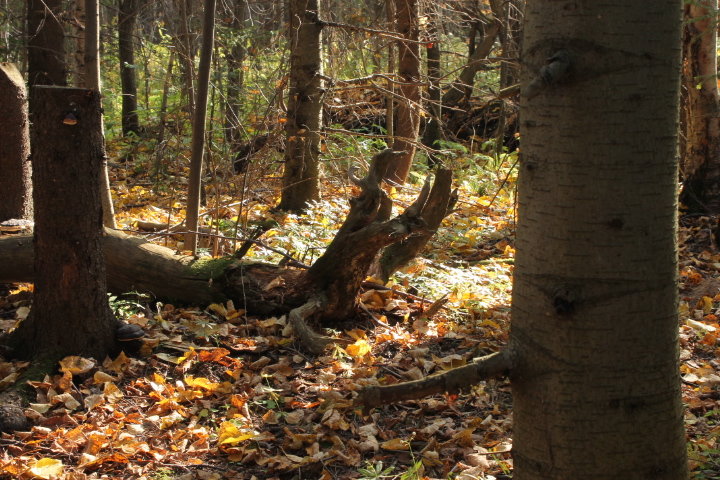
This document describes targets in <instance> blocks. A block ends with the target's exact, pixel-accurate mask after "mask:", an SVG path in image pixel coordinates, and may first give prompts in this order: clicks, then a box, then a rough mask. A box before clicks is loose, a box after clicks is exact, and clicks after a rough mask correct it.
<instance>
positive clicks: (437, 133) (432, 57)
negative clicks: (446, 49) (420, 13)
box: [422, 7, 442, 167]
mask: <svg viewBox="0 0 720 480" xmlns="http://www.w3.org/2000/svg"><path fill="white" fill-rule="evenodd" d="M435 8H436V7H435ZM439 20H440V18H439V13H438V12H437V11H433V12H430V23H429V27H428V34H429V36H430V39H429V40H428V44H426V55H425V57H426V59H427V77H428V89H427V99H426V101H425V104H426V105H427V110H428V112H430V118H429V119H428V121H427V122H426V124H425V131H424V132H423V136H422V143H423V145H425V146H427V147H430V148H432V149H437V148H438V144H437V141H438V140H440V139H441V135H442V127H441V125H440V122H441V121H442V118H441V117H442V89H441V87H440V78H441V77H442V71H441V68H440V35H438V22H439ZM427 155H428V165H429V166H431V167H432V166H434V165H437V164H439V163H440V159H439V158H438V157H437V156H436V155H435V154H434V153H432V152H428V154H427Z"/></svg>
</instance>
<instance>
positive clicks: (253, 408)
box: [0, 170, 720, 480]
mask: <svg viewBox="0 0 720 480" xmlns="http://www.w3.org/2000/svg"><path fill="white" fill-rule="evenodd" d="M113 173H114V175H115V176H116V178H114V182H113V183H114V184H118V185H119V187H118V189H117V191H116V192H115V194H116V198H117V203H118V220H119V223H120V224H121V225H122V227H123V228H125V229H129V230H137V229H138V224H139V222H140V221H144V222H154V223H158V224H169V225H177V224H180V223H181V221H182V218H183V216H184V211H183V210H182V208H183V207H182V205H181V204H180V203H179V201H178V199H179V196H178V195H175V194H174V193H173V192H172V189H170V190H168V191H163V192H160V193H158V192H156V191H154V190H153V189H152V188H150V187H148V186H146V185H133V182H134V181H135V180H134V179H133V178H132V177H131V176H129V175H127V172H122V171H120V172H118V171H117V170H115V171H114V172H113ZM117 177H120V178H117ZM276 181H277V179H274V178H264V179H259V180H258V181H257V182H253V184H254V185H256V186H257V189H256V191H255V192H253V193H252V194H251V195H246V196H245V198H246V200H245V202H244V203H243V204H242V205H241V206H242V209H241V210H242V211H239V210H238V208H237V205H233V204H234V203H237V202H235V196H236V190H234V189H236V188H237V185H239V184H240V183H241V180H240V179H237V178H235V179H232V180H231V181H228V182H225V183H224V188H225V189H224V190H223V189H222V188H219V189H217V190H216V197H217V198H215V207H214V209H213V207H208V211H213V212H214V213H212V219H211V215H208V216H207V217H206V220H207V221H206V224H207V227H208V228H209V229H215V231H216V232H223V231H228V230H232V229H233V228H234V225H235V223H236V222H237V223H239V224H241V225H242V226H243V227H244V228H250V227H252V226H253V225H254V224H259V223H261V222H267V221H268V219H269V220H271V224H272V225H273V226H272V228H271V229H270V230H269V231H268V232H266V234H265V235H264V236H263V241H264V242H265V243H266V244H267V245H270V246H272V247H273V248H274V249H275V251H271V250H267V249H263V248H261V247H259V246H253V247H251V249H250V252H249V253H248V255H247V257H248V258H249V259H255V260H262V261H274V262H277V261H281V260H282V259H283V256H282V255H278V254H277V251H280V252H285V253H286V254H287V255H289V256H292V257H294V258H296V259H299V260H300V261H303V262H306V263H312V261H313V260H314V259H316V258H317V257H318V256H319V255H320V254H321V253H322V250H323V248H324V247H325V245H327V243H328V242H329V241H330V240H331V239H332V236H333V235H334V232H335V230H336V229H337V228H338V226H339V225H338V223H337V222H339V221H341V219H342V218H344V215H345V213H346V211H347V198H348V196H349V194H350V192H349V190H348V189H347V187H345V186H337V185H333V183H332V182H328V183H327V184H326V185H325V193H324V198H325V200H323V201H321V202H317V203H316V204H315V205H313V206H312V207H311V208H310V209H309V211H308V213H307V214H305V215H303V216H295V215H286V214H279V213H274V212H273V211H272V210H271V206H272V205H273V204H274V203H275V202H276V199H275V198H273V196H272V192H273V191H275V189H274V187H273V185H274V183H273V182H275V183H276ZM509 186H510V187H511V186H512V185H509ZM393 195H394V196H395V197H396V200H398V201H399V203H401V204H402V203H403V202H405V203H409V202H411V201H412V197H413V192H412V189H407V190H405V191H404V192H394V193H393ZM713 222H715V220H714V219H709V218H683V219H682V222H681V250H680V251H681V269H680V280H681V303H680V338H681V349H682V350H681V360H682V365H681V375H682V379H683V395H684V397H683V399H684V402H685V404H686V405H687V410H686V427H687V431H688V437H689V452H690V459H691V468H692V469H693V472H694V474H695V475H696V478H717V477H713V476H712V475H713V474H717V472H718V471H720V466H719V465H720V455H718V451H719V448H718V445H717V441H718V435H719V434H720V407H719V405H718V401H719V400H720V394H719V388H720V362H719V361H718V356H720V348H719V347H718V345H717V342H718V336H720V321H719V320H718V318H719V317H720V254H719V253H718V249H717V246H716V245H715V244H714V240H713V238H712V236H711V235H708V234H707V231H708V229H709V226H711V224H712V223H713ZM513 232H514V202H513V197H512V194H511V192H510V191H509V190H503V191H502V192H501V195H498V196H497V198H495V199H493V196H490V195H488V196H482V195H476V194H474V193H473V192H471V191H468V190H467V189H461V200H460V202H458V207H457V211H456V212H455V213H454V214H453V215H451V216H450V217H449V218H448V219H446V220H445V222H444V224H443V226H442V227H441V229H440V230H439V232H438V234H437V235H436V236H435V237H434V238H433V240H432V241H431V245H430V246H429V247H428V248H427V249H426V251H425V253H424V254H423V256H422V257H419V258H418V259H416V261H414V262H413V263H411V264H410V265H409V266H407V267H406V268H405V269H403V270H402V271H401V272H399V273H398V274H397V275H396V276H395V278H394V279H393V281H391V283H390V284H388V285H387V286H385V287H383V288H378V287H375V288H373V287H370V286H368V287H367V288H365V289H364V290H363V291H362V292H360V304H361V312H360V315H362V317H363V318H362V319H361V320H359V321H358V322H357V326H356V327H355V328H352V329H348V330H345V331H342V332H336V334H337V336H338V337H340V338H343V339H345V340H347V342H345V344H344V346H336V347H334V348H333V349H332V350H329V351H327V352H326V354H325V355H322V356H319V357H310V356H307V355H306V354H304V353H303V352H302V350H300V349H299V348H298V347H297V346H296V345H295V343H294V341H293V339H292V336H291V329H290V328H289V326H288V322H287V319H286V318H285V317H270V318H257V317H248V316H247V315H246V314H245V310H244V309H243V308H242V305H237V306H236V305H234V304H233V303H232V302H227V303H225V304H212V305H198V306H189V307H179V306H174V305H170V304H162V303H155V304H147V305H145V306H144V308H143V309H139V310H140V311H136V312H134V313H132V314H130V315H129V316H128V317H127V321H128V322H129V323H135V324H137V325H140V326H142V327H143V329H144V330H145V332H146V338H145V341H144V345H143V349H142V351H141V353H140V355H139V356H138V357H133V358H131V357H128V356H126V355H124V354H121V355H120V356H118V357H117V358H114V359H103V360H102V361H96V360H93V359H86V358H81V357H68V358H66V359H64V360H63V361H62V362H60V364H59V365H58V373H57V374H54V375H49V376H47V377H45V378H44V379H41V380H37V381H33V382H31V386H32V388H33V390H34V392H35V393H34V396H35V398H34V401H33V402H32V403H31V404H30V405H29V406H28V407H27V409H26V415H27V416H28V417H29V418H30V419H32V421H33V424H34V426H33V427H32V429H31V430H30V431H28V432H15V433H3V434H2V436H1V437H0V478H13V479H14V478H18V479H32V478H40V479H55V478H57V479H68V480H84V479H100V478H108V479H115V478H117V479H138V480H139V479H148V480H149V479H160V478H173V479H183V480H190V479H205V480H221V479H243V480H244V479H295V478H298V479H300V478H303V479H322V480H330V479H335V478H348V479H351V478H358V479H360V478H362V479H367V478H397V479H435V478H450V477H452V478H456V479H462V480H475V479H488V480H491V479H503V478H510V476H509V475H510V474H511V471H512V459H511V456H510V453H509V452H510V449H511V447H512V414H511V393H510V386H509V383H508V382H507V381H495V380H492V381H488V382H483V383H481V384H479V385H476V386H474V387H472V388H471V389H470V390H469V391H467V392H464V393H463V394H460V395H436V396H434V397H429V398H425V399H422V400H416V401H409V402H404V403H400V404H396V405H388V406H385V407H382V408H377V409H374V410H372V411H370V412H369V413H367V414H366V413H365V412H363V411H361V410H360V409H357V408H354V407H353V405H352V400H353V397H354V395H355V394H356V392H357V391H358V390H359V389H360V388H362V387H363V386H366V385H372V384H377V383H382V384H390V383H397V382H401V381H405V380H412V379H418V378H422V377H424V376H427V375H430V374H432V373H436V372H439V371H443V370H445V369H449V368H453V367H456V366H460V365H463V364H465V363H467V362H468V361H470V360H471V359H472V358H474V357H477V356H481V355H485V354H488V353H490V352H493V351H497V350H498V349H500V348H501V347H502V346H503V345H504V344H506V342H507V339H508V327H509V321H510V309H509V305H510V290H511V278H512V268H513V256H514V249H513ZM151 235H152V234H151ZM154 238H155V241H157V242H158V243H160V244H163V245H166V246H169V247H171V248H176V249H178V250H182V237H181V236H176V235H173V234H172V232H167V233H166V234H164V235H155V237H154ZM224 242H225V245H224V246H221V247H222V248H217V245H216V246H215V247H216V248H215V250H217V253H223V252H225V253H226V252H227V251H231V244H232V242H229V241H227V239H225V240H224ZM206 247H207V248H208V250H209V249H211V248H212V245H211V244H210V243H208V244H206ZM223 249H224V250H223ZM369 280H371V282H370V283H369V284H368V285H372V280H373V279H369ZM388 287H389V288H388ZM31 297H32V285H27V284H23V285H13V286H11V287H10V288H8V289H6V291H4V292H2V295H1V296H0V328H2V329H3V330H8V329H10V328H12V327H13V326H14V325H15V324H16V322H17V321H19V320H20V319H22V318H24V317H25V316H27V312H28V311H29V310H28V307H29V305H30V299H31ZM27 367H28V364H27V363H26V362H25V363H20V362H10V361H0V388H6V387H8V386H10V385H12V383H13V382H14V381H16V380H17V378H18V375H19V374H20V373H21V372H22V371H23V370H24V369H25V368H27Z"/></svg>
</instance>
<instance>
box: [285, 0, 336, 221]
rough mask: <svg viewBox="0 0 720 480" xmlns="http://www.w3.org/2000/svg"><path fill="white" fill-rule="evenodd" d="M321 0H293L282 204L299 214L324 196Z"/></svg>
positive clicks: (291, 3)
mask: <svg viewBox="0 0 720 480" xmlns="http://www.w3.org/2000/svg"><path fill="white" fill-rule="evenodd" d="M319 8H320V2H319V0H290V28H289V30H288V32H289V33H288V35H289V42H290V92H289V99H288V118H287V122H286V123H285V133H286V135H287V142H286V146H285V169H284V173H283V191H282V198H281V200H280V205H279V208H280V209H281V210H287V211H292V212H299V211H302V210H304V209H305V208H306V207H307V203H308V202H310V201H313V200H318V199H319V198H320V179H319V178H318V173H319V156H320V129H321V128H322V100H323V98H322V97H323V95H324V93H325V90H324V82H323V80H322V75H323V65H322V62H323V60H322V39H321V37H322V25H320V23H319V22H318V21H317V20H318V17H319V15H320V12H319Z"/></svg>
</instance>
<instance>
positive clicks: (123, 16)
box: [118, 0, 140, 136]
mask: <svg viewBox="0 0 720 480" xmlns="http://www.w3.org/2000/svg"><path fill="white" fill-rule="evenodd" d="M139 6H140V2H139V0H120V2H119V5H118V46H119V49H118V53H119V57H120V84H121V89H122V114H121V117H122V118H121V121H122V132H123V135H125V136H127V135H130V134H135V135H137V134H139V133H140V121H139V119H138V113H137V109H138V101H137V73H136V72H137V70H136V65H135V23H136V21H137V15H138V8H139Z"/></svg>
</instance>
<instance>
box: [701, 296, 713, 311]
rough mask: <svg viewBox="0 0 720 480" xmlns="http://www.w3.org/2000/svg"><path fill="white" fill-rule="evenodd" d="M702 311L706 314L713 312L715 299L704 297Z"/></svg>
mask: <svg viewBox="0 0 720 480" xmlns="http://www.w3.org/2000/svg"><path fill="white" fill-rule="evenodd" d="M702 309H703V313H704V314H706V315H707V314H708V313H710V312H712V309H713V299H712V298H710V297H702Z"/></svg>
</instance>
